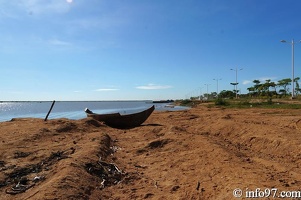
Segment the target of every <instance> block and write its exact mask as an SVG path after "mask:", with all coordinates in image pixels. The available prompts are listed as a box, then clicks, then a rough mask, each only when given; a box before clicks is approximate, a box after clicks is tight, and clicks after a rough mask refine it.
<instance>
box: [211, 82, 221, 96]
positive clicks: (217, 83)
mask: <svg viewBox="0 0 301 200" xmlns="http://www.w3.org/2000/svg"><path fill="white" fill-rule="evenodd" d="M213 80H215V81H216V95H217V96H218V81H219V80H222V79H221V78H217V79H215V78H214V79H213Z"/></svg>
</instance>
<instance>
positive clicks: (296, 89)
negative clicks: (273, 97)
mask: <svg viewBox="0 0 301 200" xmlns="http://www.w3.org/2000/svg"><path fill="white" fill-rule="evenodd" d="M299 80H300V77H296V78H294V82H295V84H296V88H295V94H296V96H298V94H299V93H300V92H301V88H300V85H299V83H298V81H299Z"/></svg>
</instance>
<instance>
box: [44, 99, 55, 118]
mask: <svg viewBox="0 0 301 200" xmlns="http://www.w3.org/2000/svg"><path fill="white" fill-rule="evenodd" d="M54 103H55V100H53V102H52V104H51V107H50V109H49V111H48V113H47V115H46V117H45V119H44V121H47V119H48V115H49V114H50V112H51V110H52V108H53V106H54Z"/></svg>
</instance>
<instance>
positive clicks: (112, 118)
mask: <svg viewBox="0 0 301 200" xmlns="http://www.w3.org/2000/svg"><path fill="white" fill-rule="evenodd" d="M154 110H155V106H152V107H150V108H149V109H147V110H144V111H141V112H138V113H133V114H128V115H120V113H111V114H96V113H93V112H91V113H87V112H86V113H87V117H92V118H93V119H95V120H98V121H103V122H104V123H105V124H106V125H108V126H110V127H113V128H119V129H129V128H134V127H137V126H140V125H141V124H142V123H143V122H145V121H146V120H147V118H148V117H149V116H150V115H151V114H152V112H153V111H154Z"/></svg>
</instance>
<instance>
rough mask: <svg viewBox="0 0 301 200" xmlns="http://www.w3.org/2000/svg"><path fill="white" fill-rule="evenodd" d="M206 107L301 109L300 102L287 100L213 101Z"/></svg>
mask: <svg viewBox="0 0 301 200" xmlns="http://www.w3.org/2000/svg"><path fill="white" fill-rule="evenodd" d="M177 104H178V105H181V106H188V107H194V106H197V105H198V104H203V103H202V102H200V101H196V100H179V101H177ZM205 105H206V106H208V107H214V106H215V107H223V108H269V109H301V101H299V100H298V101H290V100H289V99H285V100H282V99H273V100H269V99H250V98H244V99H221V98H218V99H215V100H211V101H209V102H208V103H206V104H205Z"/></svg>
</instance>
